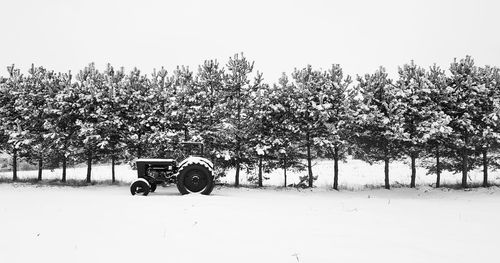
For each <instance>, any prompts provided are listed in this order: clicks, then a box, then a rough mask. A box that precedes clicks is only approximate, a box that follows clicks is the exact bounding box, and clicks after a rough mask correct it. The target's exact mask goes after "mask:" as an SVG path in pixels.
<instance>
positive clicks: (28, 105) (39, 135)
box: [21, 65, 57, 181]
mask: <svg viewBox="0 0 500 263" xmlns="http://www.w3.org/2000/svg"><path fill="white" fill-rule="evenodd" d="M28 73H29V74H28V75H27V76H26V79H25V85H24V89H23V93H22V95H21V96H22V97H23V100H24V103H25V107H24V109H21V110H22V111H23V112H22V114H23V116H27V117H29V121H27V122H26V128H25V129H26V130H27V132H28V133H27V135H26V140H25V141H26V142H27V145H26V147H27V148H28V149H27V151H26V155H25V156H26V159H27V160H28V161H30V162H37V163H38V180H39V181H40V180H42V171H43V164H44V160H47V161H48V162H49V163H53V162H54V157H53V155H57V153H56V152H55V151H54V150H52V148H51V147H49V145H50V140H49V139H48V138H47V135H48V130H47V129H46V127H45V125H44V123H45V122H46V121H47V120H48V119H49V116H50V109H49V108H48V107H47V106H48V105H50V102H51V101H53V100H54V98H55V96H56V94H57V91H56V90H55V89H54V85H55V81H56V76H55V73H54V72H53V71H48V70H46V69H45V68H43V67H35V66H34V65H32V66H31V68H30V69H29V71H28Z"/></svg>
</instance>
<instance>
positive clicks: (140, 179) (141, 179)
mask: <svg viewBox="0 0 500 263" xmlns="http://www.w3.org/2000/svg"><path fill="white" fill-rule="evenodd" d="M137 181H143V182H145V183H146V184H147V185H148V186H149V188H151V184H150V183H149V182H148V180H146V179H144V178H138V179H136V180H135V181H133V182H132V183H131V184H130V186H131V187H132V184H133V183H135V182H137Z"/></svg>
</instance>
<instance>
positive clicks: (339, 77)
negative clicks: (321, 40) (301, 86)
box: [316, 64, 356, 190]
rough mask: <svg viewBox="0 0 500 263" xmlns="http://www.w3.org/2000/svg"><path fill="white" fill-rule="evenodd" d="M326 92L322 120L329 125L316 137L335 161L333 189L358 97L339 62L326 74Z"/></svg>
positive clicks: (321, 106) (321, 105)
mask: <svg viewBox="0 0 500 263" xmlns="http://www.w3.org/2000/svg"><path fill="white" fill-rule="evenodd" d="M324 79H325V80H324V81H325V82H324V86H325V87H324V93H323V97H322V98H321V99H322V101H321V104H320V105H319V109H320V116H321V121H322V122H323V123H324V125H325V126H326V128H327V131H326V133H324V135H323V136H320V137H318V138H317V140H316V144H318V145H319V146H320V148H321V149H324V151H325V152H326V156H327V157H332V158H333V160H334V168H333V189H335V190H337V189H338V178H339V160H340V159H343V158H345V153H346V150H347V148H348V145H347V144H348V141H349V137H350V136H351V135H352V133H351V124H352V115H353V110H354V109H353V108H352V102H353V99H354V97H355V96H356V92H355V90H354V89H349V85H350V84H351V82H352V80H351V77H350V76H344V73H343V72H342V68H341V67H340V65H338V64H334V65H332V67H331V68H330V69H329V70H328V71H326V72H325V73H324Z"/></svg>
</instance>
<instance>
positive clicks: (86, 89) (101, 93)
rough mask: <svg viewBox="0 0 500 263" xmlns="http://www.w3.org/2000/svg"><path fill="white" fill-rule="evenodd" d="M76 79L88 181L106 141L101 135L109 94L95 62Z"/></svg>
mask: <svg viewBox="0 0 500 263" xmlns="http://www.w3.org/2000/svg"><path fill="white" fill-rule="evenodd" d="M76 79H77V80H78V100H77V103H78V104H79V105H80V109H79V110H80V112H79V113H80V114H79V116H78V120H77V125H78V126H80V129H79V133H78V136H79V140H78V142H79V143H80V147H81V148H80V151H79V153H80V154H81V155H82V159H83V160H85V161H86V162H87V177H86V182H87V183H90V182H91V176H92V162H93V160H95V159H97V158H98V157H99V156H98V153H97V151H98V149H99V148H98V146H103V145H104V143H105V142H106V141H105V140H103V138H102V137H101V134H102V132H101V129H105V128H106V127H103V126H104V125H106V123H105V122H104V123H103V122H102V121H103V111H102V110H103V107H105V104H106V100H107V96H108V94H107V93H106V92H105V80H104V75H103V74H102V73H100V72H99V71H98V70H97V69H96V68H95V65H94V63H91V64H89V65H88V66H87V67H85V68H84V69H83V70H81V71H80V72H79V73H78V75H77V77H76Z"/></svg>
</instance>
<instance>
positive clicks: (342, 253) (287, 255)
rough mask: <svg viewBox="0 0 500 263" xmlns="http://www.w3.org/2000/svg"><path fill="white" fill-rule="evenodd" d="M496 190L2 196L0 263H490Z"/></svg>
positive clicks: (96, 189) (22, 192)
mask: <svg viewBox="0 0 500 263" xmlns="http://www.w3.org/2000/svg"><path fill="white" fill-rule="evenodd" d="M499 222H500V188H498V187H490V188H477V189H472V190H471V191H463V190H449V189H438V190H436V189H433V188H430V187H420V188H419V189H416V190H415V189H407V188H399V189H394V190H391V191H387V190H382V189H379V190H364V191H354V192H353V191H341V192H336V191H330V190H326V189H322V188H319V189H314V190H300V191H298V190H296V189H287V190H282V189H279V188H267V189H249V188H239V189H236V188H227V187H223V188H220V187H218V188H216V189H215V190H214V192H213V195H211V196H201V195H187V196H180V195H179V194H178V193H177V189H176V188H175V187H170V188H159V189H158V192H157V193H153V194H151V195H150V196H147V197H143V196H131V195H130V194H129V192H128V187H127V186H103V185H96V186H88V187H76V188H75V187H57V186H37V185H30V184H23V183H16V184H0V262H6V263H7V262H8V263H13V262H176V263H177V262H231V263H233V262H252V263H254V262H290V263H292V262H384V263H388V262H398V263H400V262H453V263H457V262H498V260H499V256H498V252H497V249H498V246H499V245H500V243H499V239H498V238H499V236H500V227H499Z"/></svg>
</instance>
